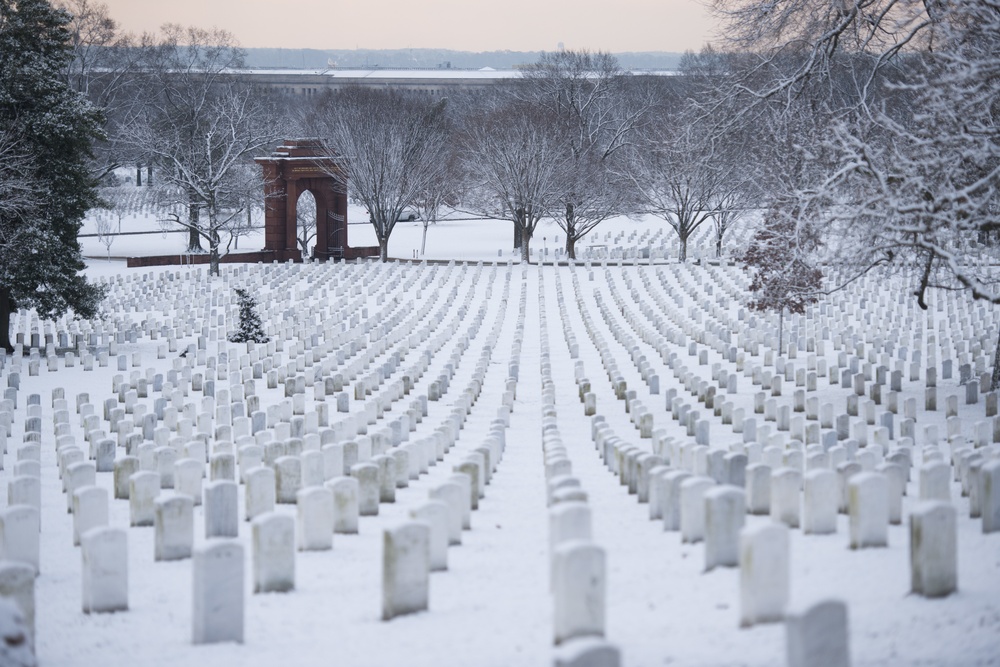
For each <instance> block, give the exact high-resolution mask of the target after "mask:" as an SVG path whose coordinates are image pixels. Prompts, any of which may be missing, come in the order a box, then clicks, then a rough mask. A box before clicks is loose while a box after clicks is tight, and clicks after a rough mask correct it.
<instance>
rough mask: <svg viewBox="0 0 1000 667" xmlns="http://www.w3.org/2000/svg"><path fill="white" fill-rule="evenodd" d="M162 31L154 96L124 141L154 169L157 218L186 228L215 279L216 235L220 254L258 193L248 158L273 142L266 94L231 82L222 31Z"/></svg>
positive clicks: (231, 51)
mask: <svg viewBox="0 0 1000 667" xmlns="http://www.w3.org/2000/svg"><path fill="white" fill-rule="evenodd" d="M164 30H165V35H164V39H163V41H162V42H161V43H160V44H159V45H158V46H157V48H156V49H153V50H152V52H151V60H152V66H151V70H150V71H151V73H152V75H153V76H154V77H155V78H156V81H157V94H156V95H155V96H152V97H151V98H150V99H149V100H148V101H147V103H146V104H145V107H144V109H143V112H142V114H141V115H139V116H138V117H137V118H136V119H135V121H134V122H133V123H131V125H130V127H129V128H128V130H127V131H126V137H127V141H128V142H129V144H130V145H132V146H134V147H135V148H136V149H137V150H140V151H142V152H143V153H144V154H145V155H147V156H149V158H150V159H151V160H152V161H154V162H155V163H157V164H158V165H160V178H159V179H158V183H157V186H156V190H157V197H158V201H159V204H160V205H161V206H162V207H164V209H166V210H167V211H168V212H167V213H166V214H165V216H164V219H166V220H169V221H170V222H172V223H174V224H176V225H179V226H181V227H184V228H186V229H187V230H188V232H189V244H188V247H189V249H190V250H200V249H201V243H200V241H201V240H204V241H205V242H206V243H207V244H208V250H209V255H210V267H211V268H210V272H211V273H212V274H213V275H218V273H219V258H220V256H221V248H222V247H223V239H224V237H228V241H227V242H226V248H227V249H228V247H229V245H230V244H231V243H232V242H233V239H234V238H235V237H236V236H238V234H239V233H243V231H244V229H245V225H244V224H243V220H244V219H245V217H246V214H247V207H248V205H249V203H250V202H251V201H253V199H254V195H255V194H256V193H259V192H261V190H262V188H263V183H262V182H261V177H260V175H259V172H258V170H257V169H256V168H255V166H254V164H253V161H252V159H253V158H254V157H256V156H258V155H261V154H263V153H264V152H265V149H267V148H269V147H270V146H271V145H272V144H273V143H274V142H275V141H276V140H277V136H278V116H277V113H276V111H275V108H274V106H273V105H272V104H271V96H270V94H268V93H266V92H265V91H262V90H259V89H257V88H256V87H254V86H252V85H251V84H249V83H247V82H245V81H243V80H241V79H240V78H239V77H237V76H233V72H232V71H231V70H232V69H233V68H237V67H239V65H240V64H241V62H242V56H241V52H240V51H239V50H238V49H237V48H236V47H235V46H234V45H233V43H232V39H231V37H230V36H229V35H228V34H227V33H223V32H218V31H216V32H206V31H202V30H198V29H195V28H190V29H187V30H183V29H181V28H179V27H177V26H167V27H166V28H165V29H164ZM181 208H186V210H187V213H186V214H183V213H179V212H178V209H181Z"/></svg>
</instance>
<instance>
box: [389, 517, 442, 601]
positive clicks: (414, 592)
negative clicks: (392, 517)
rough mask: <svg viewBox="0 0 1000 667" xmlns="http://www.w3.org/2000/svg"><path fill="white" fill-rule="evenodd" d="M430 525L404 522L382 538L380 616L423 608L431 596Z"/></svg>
mask: <svg viewBox="0 0 1000 667" xmlns="http://www.w3.org/2000/svg"><path fill="white" fill-rule="evenodd" d="M430 532H431V529H430V526H428V525H427V524H426V523H423V522H410V523H404V524H401V525H399V526H396V527H394V528H389V529H386V530H385V531H384V532H383V538H382V620H383V621H388V620H391V619H393V618H395V617H396V616H402V615H404V614H412V613H415V612H418V611H426V610H427V608H428V601H429V598H430V595H429V593H430V551H431V548H430Z"/></svg>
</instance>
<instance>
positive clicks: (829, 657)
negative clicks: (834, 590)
mask: <svg viewBox="0 0 1000 667" xmlns="http://www.w3.org/2000/svg"><path fill="white" fill-rule="evenodd" d="M785 649H786V651H785V655H786V664H787V665H788V667H816V666H818V665H822V667H851V650H850V640H849V633H848V620H847V605H846V604H844V603H843V602H841V601H839V600H825V601H823V602H819V603H817V604H815V605H813V606H812V607H810V608H809V609H806V610H805V611H803V612H789V613H788V616H787V617H786V619H785Z"/></svg>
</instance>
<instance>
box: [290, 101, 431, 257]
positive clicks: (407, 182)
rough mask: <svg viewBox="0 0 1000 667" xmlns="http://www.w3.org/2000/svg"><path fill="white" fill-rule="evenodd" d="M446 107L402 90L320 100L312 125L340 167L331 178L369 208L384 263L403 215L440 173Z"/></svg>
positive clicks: (313, 114)
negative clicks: (390, 240) (391, 240)
mask: <svg viewBox="0 0 1000 667" xmlns="http://www.w3.org/2000/svg"><path fill="white" fill-rule="evenodd" d="M445 103H446V102H445V101H444V100H442V101H440V102H434V103H432V102H430V101H428V100H425V99H424V98H423V97H419V96H415V95H408V94H406V93H405V92H401V91H394V90H388V91H387V90H378V89H369V88H348V89H345V90H342V91H339V92H337V93H334V94H331V95H325V96H321V98H320V99H319V101H318V103H317V105H316V107H315V108H314V109H313V111H312V115H311V118H310V119H309V121H308V122H309V124H310V125H311V126H312V127H314V128H317V129H318V130H319V132H320V134H321V136H322V140H323V144H324V146H325V148H326V150H327V151H328V153H329V155H330V156H331V157H332V158H333V162H334V163H335V164H336V165H337V168H336V169H331V170H330V175H331V176H332V177H333V178H334V179H335V180H337V181H338V182H339V183H340V184H341V185H342V186H343V187H345V188H347V190H348V192H349V193H350V195H351V197H352V198H353V199H355V200H356V201H358V202H359V203H361V204H362V205H363V206H364V207H365V208H367V209H368V215H369V219H370V221H371V223H372V226H373V227H374V229H375V236H376V238H377V239H378V244H379V255H380V257H381V259H382V261H383V262H384V261H386V260H387V259H388V257H389V237H390V236H391V235H392V230H393V229H394V228H395V226H396V221H397V220H398V219H399V217H400V214H401V213H402V212H403V209H404V208H406V207H407V206H409V205H412V204H413V203H414V202H416V200H417V199H418V198H419V196H420V194H421V193H422V192H425V191H426V189H427V187H428V184H429V183H430V181H431V180H432V179H433V177H434V175H435V174H436V172H437V170H438V163H439V161H440V160H441V159H442V156H443V154H444V151H445V137H446V133H445V118H444V105H445Z"/></svg>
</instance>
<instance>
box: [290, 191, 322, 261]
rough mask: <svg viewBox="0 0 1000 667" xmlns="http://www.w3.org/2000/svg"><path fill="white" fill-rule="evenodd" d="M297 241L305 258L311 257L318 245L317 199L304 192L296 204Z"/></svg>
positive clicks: (308, 192) (311, 194) (310, 193)
mask: <svg viewBox="0 0 1000 667" xmlns="http://www.w3.org/2000/svg"><path fill="white" fill-rule="evenodd" d="M295 218H296V220H295V239H296V244H297V245H298V248H299V251H300V252H301V253H302V256H303V257H311V256H312V250H311V248H312V247H313V246H314V245H315V243H316V222H317V220H318V218H317V215H316V197H315V196H314V195H313V193H312V192H310V191H309V190H304V191H303V192H302V194H301V195H299V199H298V201H297V202H296V203H295Z"/></svg>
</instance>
